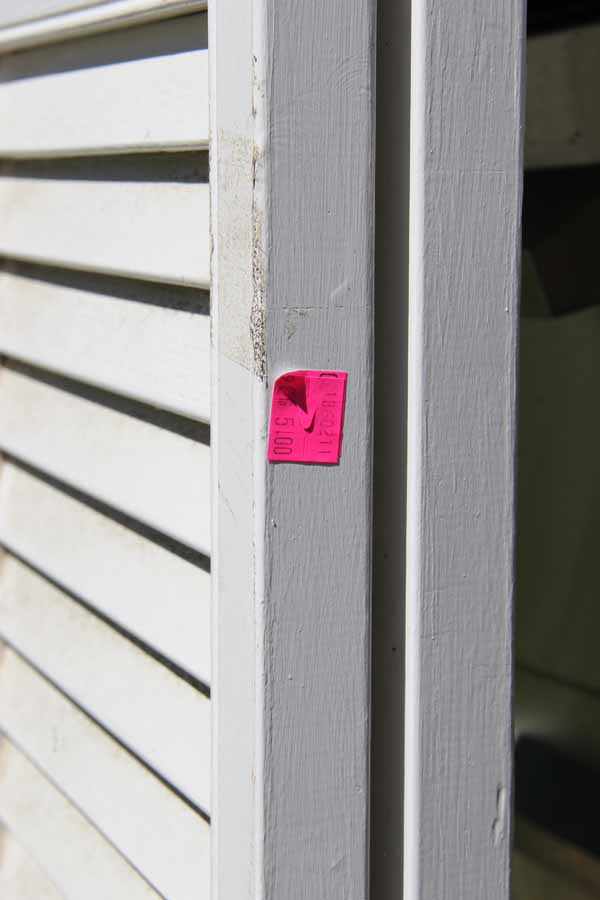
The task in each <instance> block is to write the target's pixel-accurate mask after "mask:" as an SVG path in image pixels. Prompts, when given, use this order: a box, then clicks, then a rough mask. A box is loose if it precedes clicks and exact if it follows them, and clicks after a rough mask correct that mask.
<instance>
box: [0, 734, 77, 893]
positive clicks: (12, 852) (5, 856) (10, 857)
mask: <svg viewBox="0 0 600 900" xmlns="http://www.w3.org/2000/svg"><path fill="white" fill-rule="evenodd" d="M2 756H4V762H5V767H4V768H3V769H2V771H1V772H0V784H2V799H3V802H2V805H1V808H0V816H4V818H5V820H6V819H7V818H8V816H7V803H6V797H5V782H6V775H7V771H6V753H5V752H4V753H3V747H2V744H0V758H2ZM10 774H12V773H9V777H10ZM0 897H7V898H10V900H64V895H62V896H61V894H60V893H59V891H58V889H57V888H56V887H55V886H54V885H53V884H52V882H51V881H50V880H49V878H48V876H47V875H46V873H45V872H43V871H42V869H41V868H40V867H39V866H38V865H37V863H36V862H35V861H34V860H33V859H32V858H31V857H30V856H29V854H28V853H27V852H26V851H25V850H24V849H23V847H22V846H21V845H20V844H19V843H18V842H17V841H16V839H15V838H14V836H13V835H12V834H11V833H10V831H8V830H7V829H6V828H3V827H2V826H0Z"/></svg>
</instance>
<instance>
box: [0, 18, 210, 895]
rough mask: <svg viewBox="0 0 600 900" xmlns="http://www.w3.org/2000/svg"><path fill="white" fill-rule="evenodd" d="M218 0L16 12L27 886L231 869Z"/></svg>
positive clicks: (13, 501)
mask: <svg viewBox="0 0 600 900" xmlns="http://www.w3.org/2000/svg"><path fill="white" fill-rule="evenodd" d="M198 5H199V4H197V3H196V4H192V3H189V2H187V3H182V2H179V3H167V4H155V5H154V8H152V7H153V5H152V4H150V3H145V4H141V3H134V4H131V3H130V4H128V6H129V11H130V12H132V11H133V12H134V13H135V10H136V9H137V10H138V13H139V20H140V24H135V22H133V23H132V21H131V18H127V17H126V16H124V14H123V10H122V9H121V7H122V4H120V3H119V2H116V3H108V4H102V5H98V6H94V5H90V4H82V3H79V4H77V3H70V4H69V3H66V2H65V3H58V2H55V3H50V2H48V3H46V4H45V5H44V4H42V5H39V4H33V3H29V4H28V5H27V8H24V9H23V14H22V16H21V17H18V16H16V15H15V16H12V17H8V18H7V17H6V16H4V17H2V16H0V53H2V51H4V52H3V53H2V55H0V120H1V121H2V122H3V128H2V135H1V136H0V354H1V367H0V451H1V453H2V462H1V467H0V545H1V547H2V566H1V570H0V730H1V732H2V735H3V737H2V738H1V739H0V760H1V763H2V764H1V765H0V819H1V820H2V823H3V829H4V830H3V831H2V832H1V833H0V841H2V846H3V848H4V853H3V855H2V858H1V862H0V885H6V886H7V887H6V890H7V891H8V894H9V895H10V896H11V897H14V898H15V900H25V898H30V897H31V896H32V891H34V893H35V896H36V897H37V896H39V897H40V898H46V897H47V898H49V900H54V898H56V897H58V896H64V897H68V898H77V900H79V898H81V897H84V896H85V897H90V898H94V897H98V898H99V897H107V896H111V897H124V896H127V897H132V898H138V897H139V898H152V897H159V896H162V897H168V898H169V900H186V898H191V897H206V896H208V893H209V818H210V808H211V804H210V743H211V735H210V731H211V729H210V706H211V703H210V680H211V672H210V636H209V620H210V615H209V602H210V600H209V598H210V559H209V554H210V466H209V455H210V447H209V443H210V441H209V437H210V426H209V418H210V415H209V412H210V403H209V395H210V372H209V335H210V327H209V286H210V283H209V282H210V278H209V251H210V242H209V199H208V198H209V188H208V151H207V146H208V74H207V72H208V69H207V53H208V50H207V24H206V13H205V12H195V11H194V12H190V14H187V15H174V14H175V13H178V12H187V11H189V10H195V9H197V8H198ZM101 6H104V14H105V15H104V20H103V22H104V24H103V22H102V17H101V16H100V12H99V11H100V9H101ZM30 7H31V9H30ZM142 7H143V8H142ZM159 8H160V9H161V10H162V15H163V16H165V18H160V19H158V20H156V19H157V16H158V15H159V14H161V13H160V10H159ZM147 19H151V20H152V21H146V20H147ZM125 25H127V26H128V27H120V26H125ZM92 31H93V32H97V33H91V32H92ZM28 36H29V38H28ZM66 38H68V39H66ZM65 848H68V851H67V850H66V849H65ZM32 885H33V887H32Z"/></svg>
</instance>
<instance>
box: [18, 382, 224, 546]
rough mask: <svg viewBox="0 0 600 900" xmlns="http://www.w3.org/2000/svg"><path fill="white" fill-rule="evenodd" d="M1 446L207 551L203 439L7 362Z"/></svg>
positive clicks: (207, 489) (207, 488) (206, 459)
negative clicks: (86, 396)
mask: <svg viewBox="0 0 600 900" xmlns="http://www.w3.org/2000/svg"><path fill="white" fill-rule="evenodd" d="M0 447H1V449H2V450H4V451H5V452H8V453H10V454H12V455H14V456H17V457H19V458H20V459H23V460H24V461H26V462H28V463H30V464H31V465H34V466H38V467H39V468H40V469H43V470H44V471H46V472H49V473H50V474H52V475H54V476H56V477H57V478H61V479H63V480H64V481H66V482H67V483H69V484H71V485H73V486H75V487H77V488H79V489H80V490H82V491H85V492H87V493H89V494H91V495H92V496H94V497H96V498H98V499H100V500H102V501H104V502H106V503H108V504H110V505H111V506H114V507H116V508H117V509H120V510H123V511H124V512H126V513H128V514H129V515H131V516H133V517H135V518H136V519H139V520H140V521H142V522H144V523H146V524H148V525H150V526H152V527H153V528H156V529H158V530H159V531H163V532H164V533H166V534H168V535H170V536H171V537H173V538H175V539H176V540H179V541H182V542H183V543H185V544H188V545H189V546H191V547H195V548H196V549H198V550H200V551H201V552H204V553H206V552H208V549H209V527H210V472H209V468H210V451H209V447H208V446H206V445H205V444H202V443H199V442H197V441H195V440H192V439H190V438H187V437H183V436H182V435H180V434H174V433H173V432H172V431H168V430H166V429H163V428H159V427H157V426H156V425H154V424H151V423H149V422H146V421H141V420H140V419H137V418H134V417H133V416H130V415H127V414H125V413H122V412H118V411H116V410H114V409H111V408H108V407H106V406H103V405H101V404H100V403H95V402H93V401H91V400H87V399H83V398H82V397H80V396H76V395H74V394H71V393H68V392H67V391H64V390H61V389H60V388H57V387H54V386H50V385H48V384H45V383H42V382H40V381H38V380H36V379H34V378H30V377H28V376H26V375H23V374H21V373H19V372H16V371H13V370H11V369H9V368H6V367H5V368H3V369H0Z"/></svg>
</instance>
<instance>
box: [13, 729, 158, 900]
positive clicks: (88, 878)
mask: <svg viewBox="0 0 600 900" xmlns="http://www.w3.org/2000/svg"><path fill="white" fill-rule="evenodd" d="M0 817H1V818H2V820H3V821H4V822H5V823H7V825H8V826H9V827H10V828H11V830H12V831H13V832H14V834H15V835H16V836H17V837H18V839H19V840H21V841H22V844H23V846H24V847H26V848H27V850H28V852H29V854H30V857H27V856H26V855H25V854H24V853H23V851H22V850H21V851H20V853H19V850H18V849H17V848H18V847H19V845H18V844H16V842H15V841H14V840H12V841H11V839H10V836H8V835H7V833H6V832H4V833H2V832H1V831H0V886H3V887H4V889H5V891H6V893H4V892H3V893H2V896H3V897H4V898H5V900H59V898H63V900H80V898H81V897H86V898H89V900H105V898H106V896H107V895H109V896H112V897H119V896H123V897H124V896H127V897H128V898H131V900H159V894H157V893H156V891H154V890H153V889H152V888H151V887H150V885H149V884H148V883H147V882H146V881H144V879H143V878H142V877H141V876H140V875H139V874H138V873H137V872H136V871H135V870H134V869H133V868H132V867H131V866H130V865H128V864H127V862H126V861H125V860H124V859H123V857H122V856H121V855H120V854H119V853H118V852H117V851H116V850H115V848H114V847H112V846H111V844H110V843H109V842H108V841H107V840H106V838H105V837H104V836H103V835H102V834H100V832H99V831H97V830H96V829H95V828H94V827H93V826H92V825H91V824H90V823H89V822H88V821H87V819H86V818H85V816H83V815H82V814H81V812H79V811H78V810H77V808H76V807H75V806H73V804H71V803H69V801H68V800H67V799H66V798H65V797H64V796H63V795H62V794H61V793H60V791H58V790H57V788H56V787H55V786H54V785H53V784H52V783H51V782H50V781H49V780H48V779H47V778H46V777H45V776H44V775H43V774H42V773H41V772H40V770H39V769H37V768H36V767H35V766H34V765H33V764H32V763H31V762H30V761H29V760H28V759H27V757H26V756H25V755H24V754H23V753H22V752H21V751H20V750H18V749H17V747H15V746H14V745H13V744H11V743H10V741H8V740H7V739H6V738H4V737H3V738H0ZM38 864H39V866H41V867H42V868H41V869H40V868H39V867H38ZM42 870H43V871H44V872H47V873H48V875H44V874H43V872H42ZM48 876H49V877H50V878H51V879H52V881H51V882H50V881H49V880H48ZM54 885H55V886H54Z"/></svg>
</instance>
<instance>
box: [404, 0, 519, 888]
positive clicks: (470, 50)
mask: <svg viewBox="0 0 600 900" xmlns="http://www.w3.org/2000/svg"><path fill="white" fill-rule="evenodd" d="M412 10H413V11H412V42H411V43H412V48H411V54H412V66H411V85H412V87H411V93H412V98H411V173H410V238H409V241H410V248H409V257H410V259H409V269H410V275H409V282H410V283H409V298H410V299H409V345H408V502H407V601H406V602H407V616H406V745H405V823H404V835H405V842H404V850H405V854H404V898H405V900H426V898H427V900H428V898H434V897H435V898H441V897H460V898H461V900H480V898H482V897H485V898H487V900H508V898H509V872H510V849H511V848H510V844H511V841H510V836H511V824H510V812H511V760H512V727H511V725H512V723H511V686H512V649H511V645H512V592H513V540H514V502H513V492H514V444H515V381H516V371H515V360H516V350H517V318H518V269H519V253H520V200H521V179H522V150H521V121H522V112H521V106H522V68H523V67H522V53H523V40H524V38H523V34H524V8H523V3H522V0H500V2H498V0H482V2H480V3H477V4H471V5H467V6H465V5H464V4H460V3H444V2H440V0H423V2H421V3H415V4H413V7H412Z"/></svg>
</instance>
